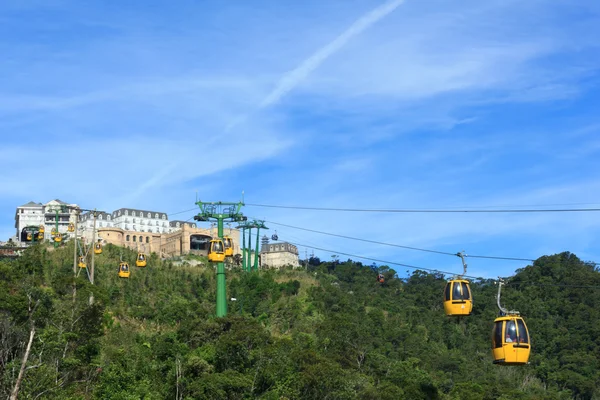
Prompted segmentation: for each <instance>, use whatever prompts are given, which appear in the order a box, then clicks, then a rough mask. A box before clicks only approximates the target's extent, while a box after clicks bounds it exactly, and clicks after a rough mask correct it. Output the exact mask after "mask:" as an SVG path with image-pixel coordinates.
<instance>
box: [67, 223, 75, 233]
mask: <svg viewBox="0 0 600 400" xmlns="http://www.w3.org/2000/svg"><path fill="white" fill-rule="evenodd" d="M67 230H68V231H69V232H75V225H74V224H73V223H72V222H69V227H68V228H67Z"/></svg>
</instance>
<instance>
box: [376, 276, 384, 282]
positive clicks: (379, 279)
mask: <svg viewBox="0 0 600 400" xmlns="http://www.w3.org/2000/svg"><path fill="white" fill-rule="evenodd" d="M377 282H379V283H383V282H385V278H384V276H383V274H377Z"/></svg>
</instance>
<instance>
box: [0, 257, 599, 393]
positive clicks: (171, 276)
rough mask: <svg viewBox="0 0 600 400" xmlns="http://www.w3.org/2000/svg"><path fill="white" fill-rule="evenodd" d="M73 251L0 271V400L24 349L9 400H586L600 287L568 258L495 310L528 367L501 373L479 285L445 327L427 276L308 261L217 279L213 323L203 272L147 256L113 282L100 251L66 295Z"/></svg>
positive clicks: (109, 260)
mask: <svg viewBox="0 0 600 400" xmlns="http://www.w3.org/2000/svg"><path fill="white" fill-rule="evenodd" d="M72 251H73V248H72V247H71V248H70V249H69V246H67V247H65V248H63V249H58V250H56V251H54V250H53V249H47V248H44V247H42V246H36V247H33V248H31V249H29V250H28V251H27V252H26V253H25V254H24V255H23V256H22V257H21V258H19V259H18V260H15V261H0V396H4V397H8V396H9V395H10V392H11V391H12V390H13V388H14V386H15V382H16V381H17V377H18V375H19V371H20V370H21V365H22V359H23V355H24V353H25V352H26V347H27V344H28V342H29V339H30V338H31V337H32V336H33V340H32V346H31V351H30V354H29V356H28V360H27V364H26V368H24V371H23V373H24V378H23V380H22V382H21V384H20V391H19V398H23V399H25V398H31V399H34V398H38V399H43V398H60V399H87V398H90V399H91V398H98V399H166V398H169V399H172V398H176V399H250V398H260V399H355V398H359V399H394V400H396V399H461V400H469V399H571V398H577V399H600V389H598V388H599V387H600V368H599V367H600V323H599V320H600V319H599V317H600V272H599V271H598V269H596V268H595V267H594V266H593V265H591V264H586V263H584V262H582V261H580V260H579V259H578V258H577V257H576V256H574V255H573V254H570V253H562V254H558V255H553V256H545V257H541V258H540V259H538V260H537V261H536V262H535V263H534V266H528V267H526V268H524V269H522V270H519V271H517V274H516V275H515V276H514V277H512V278H511V279H509V280H508V283H509V284H508V286H507V287H506V289H505V290H503V303H504V304H506V305H507V306H508V307H511V308H517V309H519V310H520V311H521V313H522V315H523V316H524V317H525V319H526V322H527V324H528V327H529V330H530V332H531V336H532V343H533V351H532V356H531V358H530V361H531V364H530V365H527V366H521V367H503V366H498V365H493V364H492V359H491V350H490V336H491V328H492V323H493V320H494V318H495V316H496V315H497V311H498V310H497V307H496V303H495V297H494V296H495V293H496V291H497V286H495V285H494V283H493V281H487V280H481V281H478V282H473V283H472V285H471V287H472V290H473V294H474V299H475V308H474V312H473V315H472V316H470V317H467V318H460V319H456V318H455V319H452V318H448V317H446V316H445V315H444V312H443V307H442V291H443V288H444V285H445V280H444V278H443V276H441V275H436V274H429V273H424V272H422V271H416V272H414V273H413V274H412V276H410V277H409V278H408V279H405V280H401V279H398V278H397V277H395V273H394V271H392V270H388V269H387V268H385V267H380V268H379V271H381V272H383V273H384V275H385V276H386V280H385V283H383V284H380V283H378V282H377V281H376V279H375V277H376V272H375V270H374V268H373V267H371V266H363V265H361V264H360V263H356V262H352V261H347V262H338V261H336V262H329V263H321V262H320V261H319V260H318V259H311V262H310V264H309V265H307V266H306V269H303V270H298V271H293V270H284V271H278V272H274V271H260V272H258V273H242V272H241V271H235V270H234V271H231V272H230V273H228V294H229V297H235V298H236V301H232V302H230V305H229V316H228V317H226V318H221V319H217V318H215V317H214V316H213V315H212V314H213V313H214V298H215V276H214V271H213V269H212V268H207V267H198V266H197V267H191V266H189V265H185V264H184V265H181V266H174V265H173V263H172V262H169V261H167V262H161V261H160V260H159V259H158V258H157V257H156V256H155V255H153V256H152V257H151V258H150V259H149V264H148V265H149V266H148V267H147V268H144V269H134V270H133V273H132V276H131V278H130V279H129V280H125V279H119V278H118V277H117V274H116V267H117V265H118V261H119V259H120V257H121V256H123V257H124V259H126V260H128V261H129V262H130V264H131V265H133V264H134V259H135V258H134V257H135V255H134V254H133V253H130V252H128V251H127V250H123V249H119V248H117V247H112V246H108V247H107V248H105V251H104V253H103V254H102V255H100V256H98V257H97V258H96V279H95V283H96V284H95V285H94V286H92V285H90V284H89V282H88V281H87V278H85V279H84V275H83V274H85V271H84V272H82V273H81V274H80V275H79V277H78V278H77V279H76V280H75V281H74V279H73V270H72ZM557 285H561V286H557ZM576 286H586V287H576ZM74 288H75V289H76V290H75V291H74ZM91 294H93V296H94V302H93V305H89V297H90V295H91Z"/></svg>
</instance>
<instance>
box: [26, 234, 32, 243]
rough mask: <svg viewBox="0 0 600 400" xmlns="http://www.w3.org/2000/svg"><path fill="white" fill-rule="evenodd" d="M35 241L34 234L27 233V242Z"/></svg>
mask: <svg viewBox="0 0 600 400" xmlns="http://www.w3.org/2000/svg"><path fill="white" fill-rule="evenodd" d="M32 240H33V234H32V233H31V232H27V241H28V242H31V241H32Z"/></svg>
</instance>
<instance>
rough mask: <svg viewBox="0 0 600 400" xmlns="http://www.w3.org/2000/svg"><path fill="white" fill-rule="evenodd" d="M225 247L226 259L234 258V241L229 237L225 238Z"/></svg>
mask: <svg viewBox="0 0 600 400" xmlns="http://www.w3.org/2000/svg"><path fill="white" fill-rule="evenodd" d="M223 246H224V247H225V257H233V240H232V239H231V238H230V237H229V236H223Z"/></svg>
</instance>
